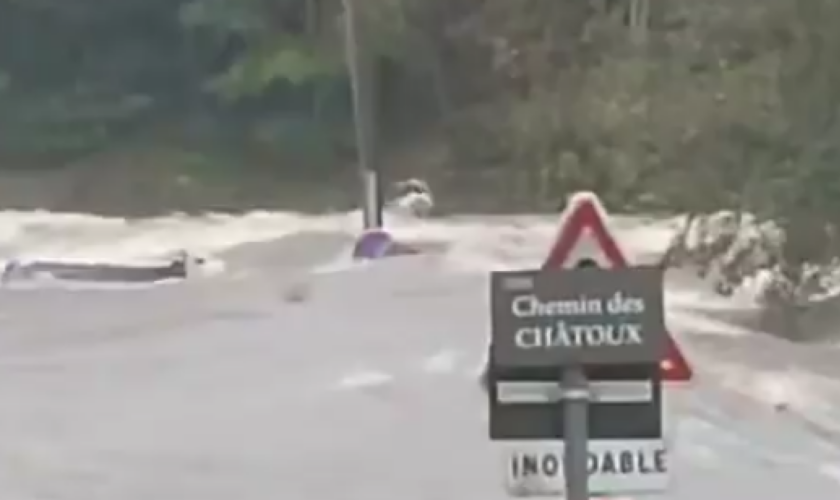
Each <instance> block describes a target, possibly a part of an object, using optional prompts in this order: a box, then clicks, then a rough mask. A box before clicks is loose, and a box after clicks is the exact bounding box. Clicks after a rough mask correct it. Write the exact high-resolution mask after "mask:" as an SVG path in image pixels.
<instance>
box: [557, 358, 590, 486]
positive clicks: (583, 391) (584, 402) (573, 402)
mask: <svg viewBox="0 0 840 500" xmlns="http://www.w3.org/2000/svg"><path fill="white" fill-rule="evenodd" d="M562 387H563V417H564V422H565V427H564V429H563V435H564V436H565V442H566V452H565V454H564V455H563V468H564V472H565V476H566V498H567V500H589V472H588V470H587V462H588V459H589V383H588V381H587V380H586V373H584V371H583V367H581V366H570V367H567V368H564V369H563V377H562Z"/></svg>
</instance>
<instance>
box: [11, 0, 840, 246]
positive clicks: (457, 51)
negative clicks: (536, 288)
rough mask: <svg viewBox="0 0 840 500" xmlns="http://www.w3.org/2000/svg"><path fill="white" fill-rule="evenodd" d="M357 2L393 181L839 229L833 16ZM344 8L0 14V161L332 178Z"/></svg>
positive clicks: (514, 200) (717, 9)
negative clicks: (576, 196)
mask: <svg viewBox="0 0 840 500" xmlns="http://www.w3.org/2000/svg"><path fill="white" fill-rule="evenodd" d="M358 4H359V7H360V11H361V14H362V15H363V22H364V25H365V29H364V35H365V36H363V37H362V40H361V42H362V43H363V44H364V46H365V47H367V48H368V49H369V50H370V51H371V53H372V54H374V56H375V58H374V62H375V65H374V69H375V71H374V77H375V78H374V83H375V84H376V89H377V92H376V101H377V104H378V115H377V116H378V120H379V124H380V126H379V131H380V133H381V137H380V144H382V145H383V148H384V149H385V151H386V152H388V153H390V152H397V153H398V154H397V155H396V156H388V159H389V161H388V163H387V165H386V168H388V169H392V170H401V171H403V172H404V171H406V170H412V173H413V174H415V175H420V176H426V177H428V178H430V179H431V180H432V182H433V185H435V186H436V187H445V188H451V189H457V190H460V191H462V192H464V193H466V191H467V190H468V188H471V190H472V191H474V192H480V193H481V195H482V196H481V198H483V199H484V201H485V202H487V200H492V204H493V205H495V206H494V207H492V208H503V207H513V206H517V207H527V208H546V207H555V206H556V203H557V200H558V198H559V197H560V196H561V195H562V193H563V192H564V191H566V190H569V189H576V188H590V189H595V190H598V191H599V192H601V193H603V194H604V195H605V196H606V197H607V198H608V201H610V202H611V203H612V204H613V206H615V205H619V206H624V207H627V208H639V209H642V208H643V209H669V210H670V209H675V208H679V209H689V210H705V209H710V208H713V207H720V206H722V205H725V206H729V207H732V208H735V209H740V208H748V209H750V210H752V211H756V212H758V213H760V214H767V215H771V214H773V215H774V216H775V215H777V214H779V213H781V214H784V215H785V216H791V217H795V218H797V220H806V221H810V220H820V221H821V222H820V223H819V224H816V226H819V227H811V226H814V224H810V225H808V226H809V227H811V230H812V231H816V232H821V231H823V230H824V227H823V225H822V224H823V222H822V221H825V220H826V218H828V220H829V221H831V222H833V214H834V213H835V212H836V209H837V207H838V206H840V171H838V170H837V168H836V166H835V164H837V163H838V161H840V128H838V111H839V110H840V105H839V104H840V65H838V64H837V63H836V55H837V54H840V30H837V29H836V24H837V20H840V3H838V2H836V1H833V0H809V1H807V2H803V1H796V0H706V1H704V2H695V1H691V0H668V1H667V2H664V1H660V0H652V1H649V0H590V1H589V2H557V1H550V0H517V1H510V0H360V1H358ZM343 12H344V10H343V6H342V2H341V0H126V1H122V2H103V1H91V0H0V130H2V133H0V165H2V166H3V167H4V168H11V167H21V168H22V167H26V168H35V167H41V166H56V165H65V164H68V163H72V162H74V161H77V160H79V159H80V158H84V157H86V156H88V155H90V154H92V153H95V152H98V151H101V150H103V149H107V148H114V147H120V146H121V145H124V144H127V143H131V144H136V143H138V141H139V143H140V144H147V143H154V142H155V141H165V142H167V143H169V144H173V143H174V144H177V145H178V146H179V147H183V148H188V149H190V150H197V151H205V152H207V151H211V152H212V154H211V156H213V157H215V158H218V157H223V158H230V159H231V160H230V161H233V162H234V163H239V164H247V163H249V162H250V161H252V159H254V158H259V159H269V160H270V161H269V162H268V163H270V164H271V165H272V168H275V169H277V170H278V171H279V172H280V173H282V175H283V176H288V177H290V178H291V177H319V176H326V175H327V174H328V173H334V172H335V171H336V170H337V169H348V168H350V167H348V165H349V164H350V163H349V161H348V160H352V158H353V135H352V110H351V102H350V92H349V88H350V87H349V81H348V76H347V71H346V66H345V64H344V60H343V59H344V55H345V47H344V42H343V40H344V38H343V35H342V26H343V24H342V16H343ZM406 151H410V152H411V154H408V153H405V154H402V153H404V152H406ZM237 158H238V160H236V159H237ZM208 168H209V167H208ZM484 206H485V207H486V206H487V204H486V203H485V204H484ZM814 215H819V216H820V217H819V219H814V217H813V216H814ZM803 227H804V226H803Z"/></svg>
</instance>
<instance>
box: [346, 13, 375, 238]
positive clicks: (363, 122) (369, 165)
mask: <svg viewBox="0 0 840 500" xmlns="http://www.w3.org/2000/svg"><path fill="white" fill-rule="evenodd" d="M342 1H343V4H344V16H345V18H344V20H345V34H346V40H345V41H346V43H345V45H346V47H347V67H348V70H349V72H350V82H351V85H352V88H353V121H354V128H355V131H356V151H357V158H358V162H359V174H360V178H361V183H362V200H361V201H362V214H363V217H364V220H363V222H364V228H365V229H375V228H381V227H382V222H383V221H382V187H381V184H380V179H379V161H378V155H377V144H376V122H375V115H376V113H375V109H374V106H375V103H374V96H373V81H372V78H371V77H372V71H371V69H372V64H371V63H372V61H371V57H370V53H369V51H368V44H367V40H366V39H365V34H366V33H367V31H366V30H365V29H364V28H363V23H364V15H360V13H359V7H358V5H357V0H342Z"/></svg>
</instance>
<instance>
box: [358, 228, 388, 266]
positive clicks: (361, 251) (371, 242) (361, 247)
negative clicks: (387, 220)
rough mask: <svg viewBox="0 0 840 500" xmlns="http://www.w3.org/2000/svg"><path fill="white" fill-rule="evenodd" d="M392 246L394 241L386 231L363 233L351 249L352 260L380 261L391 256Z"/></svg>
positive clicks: (378, 230)
mask: <svg viewBox="0 0 840 500" xmlns="http://www.w3.org/2000/svg"><path fill="white" fill-rule="evenodd" d="M393 245H394V239H393V238H392V237H391V235H390V234H388V232H387V231H384V230H382V229H372V230H370V231H365V232H364V233H362V235H361V236H359V239H357V240H356V245H355V246H354V247H353V258H354V259H381V258H383V257H387V256H389V255H392V253H391V250H392V249H391V247H392V246H393Z"/></svg>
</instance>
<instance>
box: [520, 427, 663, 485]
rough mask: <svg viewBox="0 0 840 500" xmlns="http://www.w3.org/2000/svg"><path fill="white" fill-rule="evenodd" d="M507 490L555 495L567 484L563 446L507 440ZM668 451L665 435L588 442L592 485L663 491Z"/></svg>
mask: <svg viewBox="0 0 840 500" xmlns="http://www.w3.org/2000/svg"><path fill="white" fill-rule="evenodd" d="M507 448H508V450H507V453H506V457H505V464H506V467H507V489H508V491H509V492H510V493H511V494H513V495H516V496H535V495H557V494H562V492H563V491H564V489H565V482H564V473H563V445H562V444H552V445H548V444H545V443H541V444H537V443H528V444H525V445H522V444H507ZM667 460H668V452H667V449H666V448H665V445H664V443H663V441H662V440H603V441H601V440H598V441H591V442H590V450H589V457H588V460H587V468H588V470H589V488H590V490H591V491H592V492H593V493H597V494H612V493H616V494H624V493H642V492H655V491H661V490H664V489H665V488H666V487H667V479H668V461H667Z"/></svg>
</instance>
